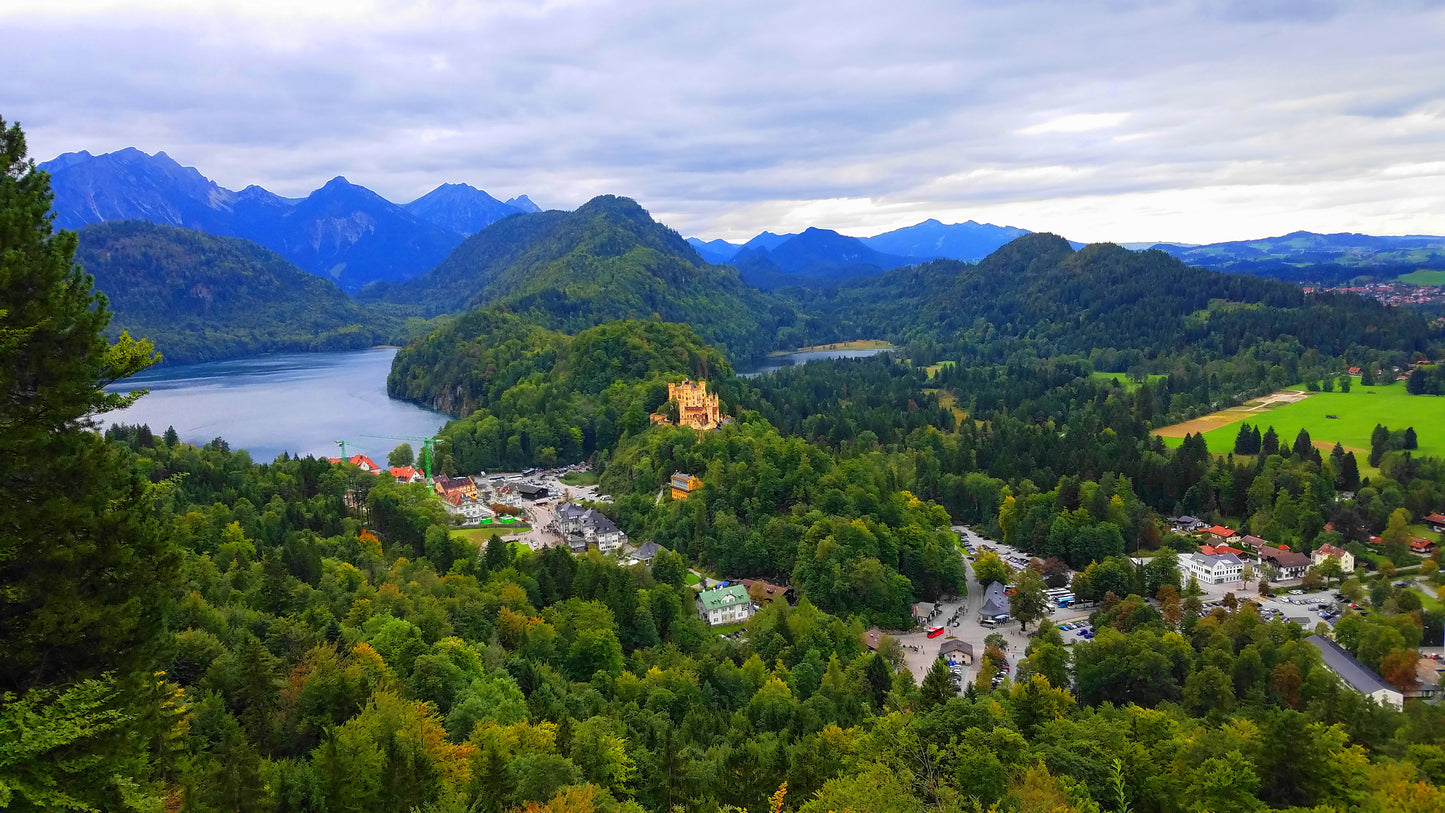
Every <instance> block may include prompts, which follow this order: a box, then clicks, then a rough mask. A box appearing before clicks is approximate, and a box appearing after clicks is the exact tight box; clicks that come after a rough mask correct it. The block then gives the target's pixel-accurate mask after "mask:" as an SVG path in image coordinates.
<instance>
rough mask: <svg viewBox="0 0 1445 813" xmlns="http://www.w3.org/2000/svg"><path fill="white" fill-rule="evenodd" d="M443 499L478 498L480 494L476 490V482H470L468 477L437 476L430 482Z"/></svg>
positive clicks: (470, 479)
mask: <svg viewBox="0 0 1445 813" xmlns="http://www.w3.org/2000/svg"><path fill="white" fill-rule="evenodd" d="M432 487H433V488H435V489H436V492H437V494H440V495H441V497H442V499H444V500H457V499H458V498H460V499H464V500H479V499H481V494H479V493H478V492H477V484H476V483H473V482H472V478H470V477H445V476H443V477H438V478H436V480H434V481H433V482H432Z"/></svg>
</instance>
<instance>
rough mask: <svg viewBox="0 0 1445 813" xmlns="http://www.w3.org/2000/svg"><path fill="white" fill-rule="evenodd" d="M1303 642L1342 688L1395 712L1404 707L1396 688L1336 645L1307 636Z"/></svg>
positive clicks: (1320, 638)
mask: <svg viewBox="0 0 1445 813" xmlns="http://www.w3.org/2000/svg"><path fill="white" fill-rule="evenodd" d="M1305 641H1306V642H1308V643H1310V644H1313V645H1314V647H1315V648H1316V649H1318V650H1319V651H1320V659H1321V660H1323V661H1324V663H1325V667H1326V668H1328V669H1329V670H1330V671H1331V672H1334V673H1335V674H1336V675H1338V676H1339V678H1340V680H1342V681H1344V683H1345V685H1346V686H1349V687H1350V688H1351V689H1354V690H1355V691H1357V692H1359V693H1360V694H1362V695H1364V696H1366V697H1368V698H1371V699H1372V700H1374V701H1375V702H1376V703H1379V704H1380V705H1382V706H1389V707H1391V708H1393V709H1396V710H1403V709H1404V708H1405V695H1404V694H1403V693H1402V692H1401V691H1400V690H1399V689H1397V688H1395V687H1394V686H1391V685H1390V684H1388V683H1386V682H1385V681H1384V679H1383V678H1381V677H1380V676H1379V675H1377V674H1375V673H1374V672H1373V671H1371V670H1370V667H1368V666H1366V665H1364V664H1363V663H1360V662H1359V660H1357V659H1356V658H1355V656H1354V655H1351V654H1350V653H1348V652H1346V651H1345V650H1344V649H1343V648H1342V647H1341V646H1340V645H1339V644H1337V643H1335V642H1334V641H1331V640H1330V639H1328V638H1322V637H1320V636H1318V635H1311V636H1310V637H1308V638H1306V639H1305Z"/></svg>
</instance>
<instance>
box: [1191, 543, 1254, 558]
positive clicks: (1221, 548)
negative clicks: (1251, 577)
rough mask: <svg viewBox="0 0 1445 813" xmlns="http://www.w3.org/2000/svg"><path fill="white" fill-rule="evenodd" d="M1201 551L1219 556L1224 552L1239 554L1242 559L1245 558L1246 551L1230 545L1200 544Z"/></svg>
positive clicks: (1206, 554)
mask: <svg viewBox="0 0 1445 813" xmlns="http://www.w3.org/2000/svg"><path fill="white" fill-rule="evenodd" d="M1199 552H1200V553H1202V554H1204V555H1205V556H1218V555H1220V554H1222V553H1228V554H1231V555H1233V556H1238V557H1239V558H1240V559H1243V558H1244V551H1242V550H1240V549H1239V548H1231V547H1230V546H1228V545H1200V546H1199Z"/></svg>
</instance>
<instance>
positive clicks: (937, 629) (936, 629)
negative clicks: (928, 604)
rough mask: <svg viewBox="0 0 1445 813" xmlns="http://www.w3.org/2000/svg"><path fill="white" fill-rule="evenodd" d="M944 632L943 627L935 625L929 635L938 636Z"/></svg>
mask: <svg viewBox="0 0 1445 813" xmlns="http://www.w3.org/2000/svg"><path fill="white" fill-rule="evenodd" d="M942 634H943V627H934V628H933V629H931V630H929V631H928V637H929V638H937V637H938V636H940V635H942Z"/></svg>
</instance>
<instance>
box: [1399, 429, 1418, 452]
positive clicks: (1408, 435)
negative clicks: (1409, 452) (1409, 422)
mask: <svg viewBox="0 0 1445 813" xmlns="http://www.w3.org/2000/svg"><path fill="white" fill-rule="evenodd" d="M1400 448H1402V449H1418V448H1420V439H1419V438H1417V437H1416V436H1415V427H1413V426H1407V427H1405V438H1404V442H1403V443H1402V444H1401V446H1400Z"/></svg>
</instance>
